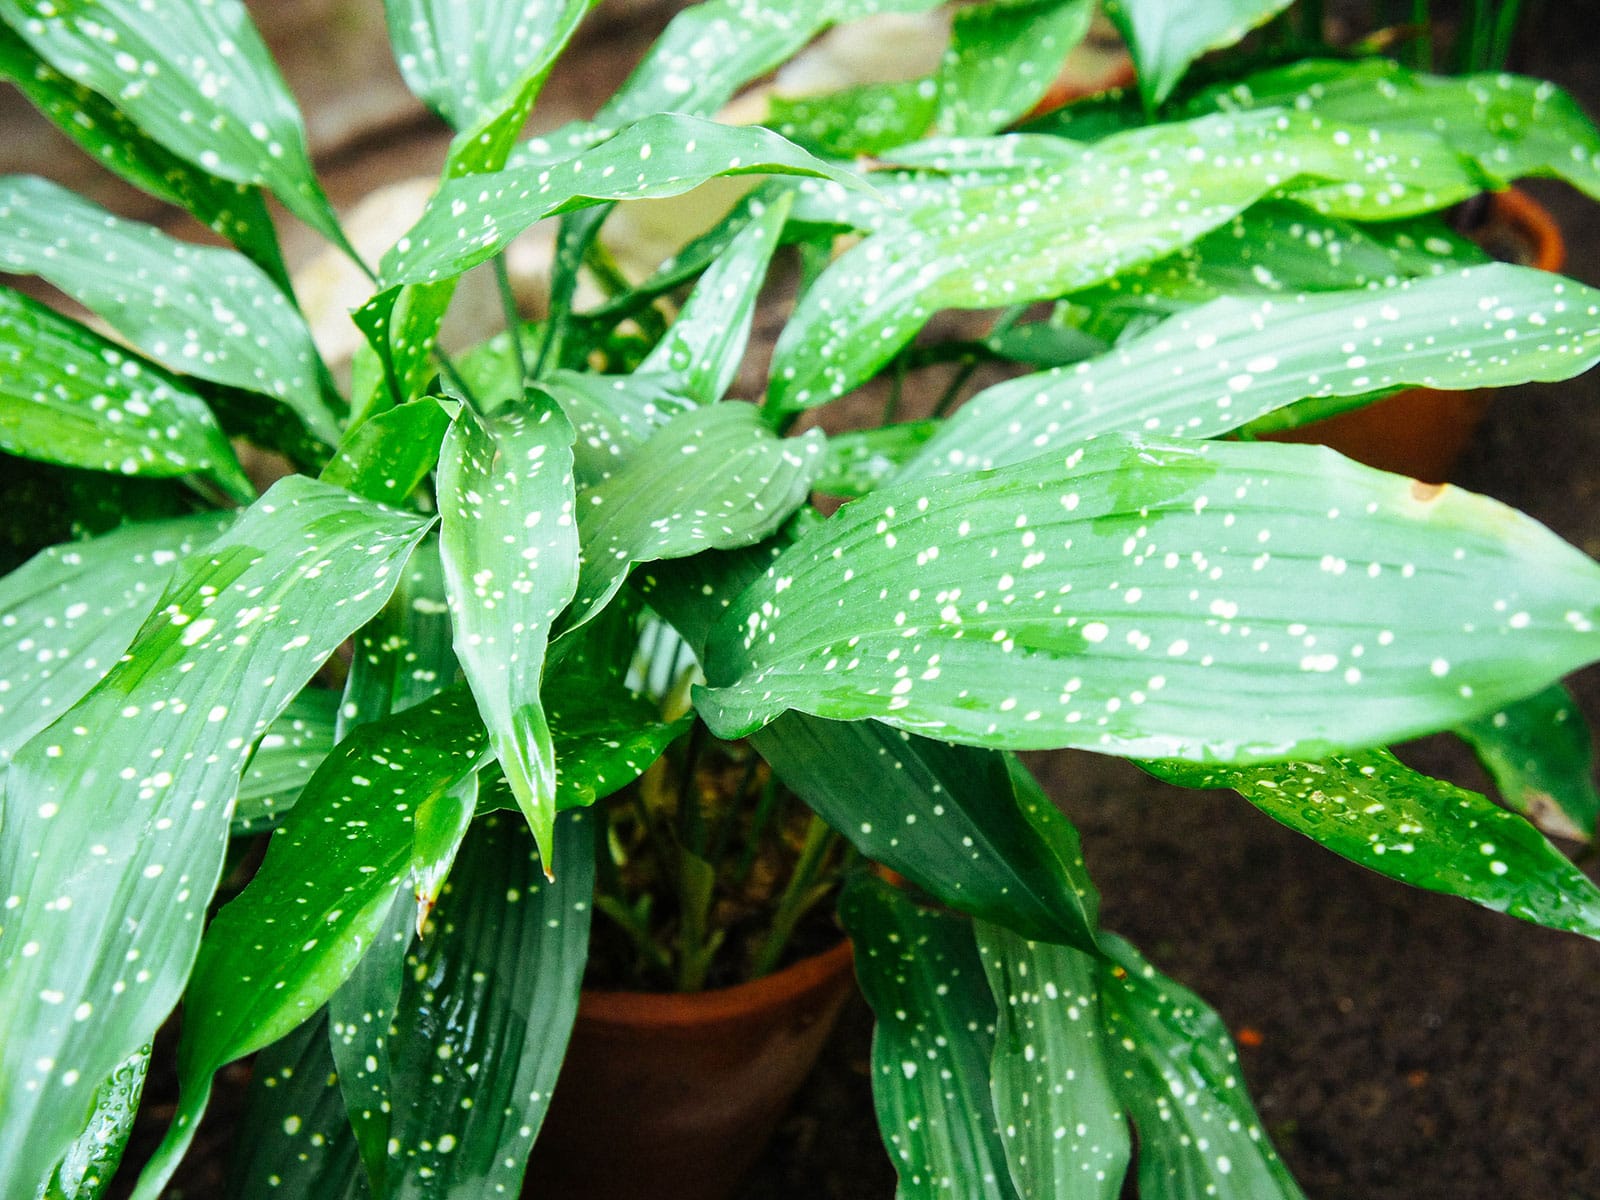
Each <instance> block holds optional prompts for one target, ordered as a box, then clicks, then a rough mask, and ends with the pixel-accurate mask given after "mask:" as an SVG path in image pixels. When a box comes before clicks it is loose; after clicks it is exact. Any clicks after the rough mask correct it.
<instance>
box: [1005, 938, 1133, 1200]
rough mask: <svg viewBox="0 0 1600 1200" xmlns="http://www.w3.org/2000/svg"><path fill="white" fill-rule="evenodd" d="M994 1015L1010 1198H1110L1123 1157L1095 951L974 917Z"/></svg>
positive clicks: (1123, 1131)
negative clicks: (1013, 1190)
mask: <svg viewBox="0 0 1600 1200" xmlns="http://www.w3.org/2000/svg"><path fill="white" fill-rule="evenodd" d="M974 932H975V934H976V936H977V943H978V953H979V955H980V956H981V957H982V959H983V967H984V970H985V971H986V972H988V975H989V989H990V991H991V993H992V994H993V995H994V1001H995V1007H996V1010H997V1013H998V1020H997V1028H996V1031H995V1047H994V1061H993V1064H992V1066H991V1068H990V1070H991V1075H992V1078H991V1083H990V1087H991V1091H992V1093H993V1096H994V1108H995V1113H996V1114H997V1115H998V1117H999V1118H1000V1131H1001V1143H1002V1144H1003V1145H1004V1146H1005V1150H1006V1161H1007V1162H1008V1163H1009V1164H1010V1167H1011V1178H1012V1181H1013V1182H1014V1183H1015V1184H1016V1185H1017V1194H1018V1195H1019V1196H1023V1197H1039V1198H1040V1200H1117V1197H1118V1196H1120V1195H1121V1194H1122V1180H1123V1176H1124V1175H1125V1174H1126V1173H1127V1170H1128V1161H1129V1158H1130V1154H1131V1146H1130V1139H1129V1137H1128V1119H1127V1116H1126V1115H1125V1114H1124V1112H1123V1111H1122V1106H1121V1103H1120V1102H1119V1100H1118V1099H1117V1094H1116V1089H1115V1086H1114V1085H1113V1082H1112V1079H1111V1070H1110V1066H1109V1064H1108V1063H1107V1061H1106V1046H1105V1042H1106V1032H1105V1030H1104V1029H1103V1028H1102V1026H1101V1014H1100V986H1099V980H1098V979H1097V978H1096V975H1097V972H1096V969H1095V968H1096V962H1095V959H1094V958H1093V957H1091V956H1090V955H1088V954H1085V953H1083V952H1082V951H1079V950H1074V949H1072V948H1071V947H1069V946H1055V945H1051V944H1050V943H1049V942H1030V941H1028V940H1027V939H1025V938H1023V937H1021V936H1020V935H1018V934H1017V933H1014V932H1013V931H1011V930H1010V929H1007V928H1005V927H1004V926H1001V925H990V924H988V923H986V922H983V921H978V922H975V923H974Z"/></svg>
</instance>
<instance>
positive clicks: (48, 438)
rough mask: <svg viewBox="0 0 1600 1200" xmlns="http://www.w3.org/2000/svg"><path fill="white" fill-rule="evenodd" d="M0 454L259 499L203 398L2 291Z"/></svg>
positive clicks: (108, 344)
mask: <svg viewBox="0 0 1600 1200" xmlns="http://www.w3.org/2000/svg"><path fill="white" fill-rule="evenodd" d="M0 449H4V450H6V451H9V452H10V453H12V454H20V455H22V456H24V457H26V458H34V459H40V460H42V461H44V462H55V463H61V464H63V465H65V466H69V467H87V468H89V469H91V470H96V471H115V472H117V473H119V474H123V475H155V476H165V475H187V474H189V473H191V472H198V473H202V474H206V475H209V476H211V478H212V479H213V480H214V481H215V482H216V484H217V485H218V486H219V487H220V488H222V489H223V491H224V492H225V493H226V494H227V495H228V496H230V497H231V498H232V499H234V500H239V501H242V502H244V503H246V504H248V503H249V502H250V501H251V500H252V499H254V497H255V489H254V488H253V487H252V486H251V484H250V481H249V480H248V479H247V478H245V475H244V471H243V470H241V469H240V467H239V461H238V459H236V458H235V457H234V454H233V448H232V447H231V446H229V445H228V439H227V438H225V437H223V435H222V430H221V429H220V428H219V427H218V426H217V421H216V418H215V417H213V416H212V415H211V410H210V409H209V408H207V407H206V403H205V401H204V400H202V399H201V398H200V397H199V396H197V395H195V393H193V392H192V391H190V390H189V389H188V387H186V386H185V385H184V383H183V382H182V381H181V380H179V379H177V378H175V377H174V376H172V375H169V374H167V372H165V371H163V370H161V369H160V368H159V367H157V366H155V365H154V364H153V363H147V362H145V361H144V360H143V359H141V358H138V357H137V356H135V355H131V354H127V353H125V352H124V351H123V350H121V349H120V348H119V347H117V346H116V345H115V344H113V343H111V342H108V341H107V340H106V339H105V338H102V337H101V336H99V335H98V334H96V333H94V332H92V331H90V330H89V329H86V328H85V327H84V326H82V325H79V324H78V323H77V322H76V321H69V320H67V319H66V318H65V317H61V316H58V315H57V314H55V313H54V312H52V311H51V310H50V309H48V308H46V307H45V306H44V305H42V304H39V303H36V302H35V301H32V300H29V299H28V298H27V297H26V296H24V295H22V294H21V293H20V292H13V291H11V290H10V289H9V288H0Z"/></svg>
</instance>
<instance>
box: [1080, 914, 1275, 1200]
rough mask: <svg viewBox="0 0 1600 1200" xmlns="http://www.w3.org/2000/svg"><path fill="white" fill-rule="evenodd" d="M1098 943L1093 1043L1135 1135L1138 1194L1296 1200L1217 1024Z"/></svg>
mask: <svg viewBox="0 0 1600 1200" xmlns="http://www.w3.org/2000/svg"><path fill="white" fill-rule="evenodd" d="M1104 945H1105V948H1106V952H1107V954H1108V955H1109V956H1110V961H1108V962H1105V963H1102V964H1101V967H1100V1006H1101V1012H1102V1014H1103V1019H1104V1021H1105V1029H1106V1035H1107V1036H1106V1037H1105V1039H1104V1040H1103V1043H1102V1044H1103V1045H1104V1046H1105V1048H1106V1050H1107V1051H1108V1053H1109V1055H1110V1059H1111V1065H1112V1079H1113V1080H1114V1081H1115V1083H1116V1085H1117V1089H1118V1091H1119V1093H1120V1094H1121V1097H1122V1102H1123V1104H1125V1105H1126V1106H1127V1109H1128V1112H1129V1113H1130V1115H1131V1116H1132V1117H1133V1122H1134V1125H1135V1126H1136V1128H1137V1129H1138V1132H1139V1195H1140V1196H1141V1197H1144V1198H1145V1200H1204V1198H1206V1197H1215V1196H1240V1197H1244V1196H1248V1197H1250V1200H1305V1198H1304V1195H1303V1193H1302V1192H1301V1191H1300V1188H1299V1187H1298V1186H1297V1185H1296V1184H1295V1181H1294V1179H1293V1178H1292V1177H1291V1176H1290V1175H1289V1172H1288V1169H1287V1168H1285V1167H1284V1165H1283V1162H1282V1161H1281V1160H1280V1159H1279V1158H1278V1155H1277V1152H1276V1151H1274V1150H1273V1148H1272V1143H1271V1142H1270V1141H1269V1140H1268V1139H1267V1135H1266V1134H1265V1133H1264V1132H1263V1131H1262V1129H1261V1122H1260V1118H1258V1117H1257V1116H1256V1111H1255V1107H1254V1105H1252V1104H1251V1103H1250V1097H1249V1095H1248V1094H1247V1093H1246V1092H1245V1090H1244V1085H1243V1084H1242V1083H1241V1082H1240V1080H1239V1059H1238V1055H1237V1054H1236V1053H1235V1052H1234V1048H1233V1043H1232V1041H1230V1040H1229V1038H1228V1031H1227V1030H1226V1029H1225V1028H1224V1027H1223V1024H1222V1020H1221V1018H1219V1017H1218V1016H1217V1014H1216V1013H1214V1012H1213V1011H1211V1009H1210V1008H1209V1007H1208V1006H1207V1005H1206V1003H1205V1001H1203V1000H1201V999H1200V997H1198V996H1196V995H1195V994H1194V993H1193V992H1191V991H1189V990H1188V989H1187V988H1184V987H1181V986H1180V985H1178V984H1176V983H1174V982H1173V981H1172V980H1170V979H1168V978H1167V977H1166V976H1164V975H1162V974H1160V973H1159V972H1158V971H1156V969H1155V968H1154V967H1152V966H1150V964H1149V963H1147V962H1145V961H1144V959H1142V958H1141V957H1140V956H1139V952H1138V951H1137V950H1135V949H1134V948H1133V947H1132V946H1130V945H1128V943H1127V942H1125V941H1123V940H1122V939H1121V938H1115V937H1110V936H1107V937H1105V939H1104Z"/></svg>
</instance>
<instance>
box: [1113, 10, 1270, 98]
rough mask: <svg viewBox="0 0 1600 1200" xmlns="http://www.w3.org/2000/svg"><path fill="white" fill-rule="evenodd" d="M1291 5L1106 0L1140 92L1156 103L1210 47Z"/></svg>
mask: <svg viewBox="0 0 1600 1200" xmlns="http://www.w3.org/2000/svg"><path fill="white" fill-rule="evenodd" d="M1288 7H1289V0H1191V3H1188V4H1185V5H1183V6H1181V7H1175V6H1173V5H1171V4H1168V3H1166V2H1165V0H1106V15H1107V16H1108V17H1110V18H1111V19H1112V20H1113V21H1114V22H1116V25H1117V28H1118V30H1120V31H1121V33H1122V37H1123V39H1124V40H1125V41H1126V42H1127V43H1128V49H1129V51H1131V52H1132V54H1133V63H1134V67H1135V68H1136V69H1137V71H1138V73H1139V92H1140V94H1141V95H1142V96H1143V97H1144V101H1145V105H1146V106H1147V107H1149V108H1154V107H1155V106H1156V105H1158V104H1160V103H1161V102H1162V101H1163V100H1165V99H1166V98H1167V96H1168V95H1170V94H1171V92H1172V89H1173V88H1174V87H1176V86H1177V84H1178V80H1180V79H1182V78H1183V75H1184V72H1185V71H1187V70H1188V69H1189V64H1190V63H1192V62H1194V60H1195V59H1197V58H1199V57H1200V56H1201V55H1202V54H1204V53H1206V51H1208V50H1217V49H1220V48H1222V47H1223V46H1231V45H1233V44H1234V43H1235V42H1237V41H1238V40H1239V39H1240V38H1242V37H1243V36H1244V35H1245V34H1247V33H1249V32H1250V30H1252V29H1254V28H1255V27H1256V26H1257V25H1260V24H1262V23H1264V22H1265V21H1268V20H1270V19H1271V18H1272V17H1274V16H1275V15H1277V14H1278V13H1279V12H1281V11H1282V10H1283V9H1285V8H1288Z"/></svg>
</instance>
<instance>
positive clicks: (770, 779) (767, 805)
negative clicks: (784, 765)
mask: <svg viewBox="0 0 1600 1200" xmlns="http://www.w3.org/2000/svg"><path fill="white" fill-rule="evenodd" d="M780 790H781V789H780V787H779V784H778V779H777V776H775V775H768V776H767V782H766V784H765V785H763V787H762V788H761V799H760V800H758V801H756V811H755V812H753V813H752V814H751V815H750V833H749V836H747V837H746V838H745V842H744V853H743V854H741V855H740V856H739V861H738V863H737V864H736V865H735V866H734V868H733V878H734V882H735V883H736V884H742V883H743V882H744V881H745V880H746V879H747V878H748V877H749V875H750V868H751V867H752V866H754V865H755V861H756V850H757V848H758V847H759V846H760V845H761V838H762V835H763V834H765V833H766V829H767V825H768V824H769V823H770V822H771V820H772V812H773V809H775V808H776V807H777V805H778V795H779V792H780Z"/></svg>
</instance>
